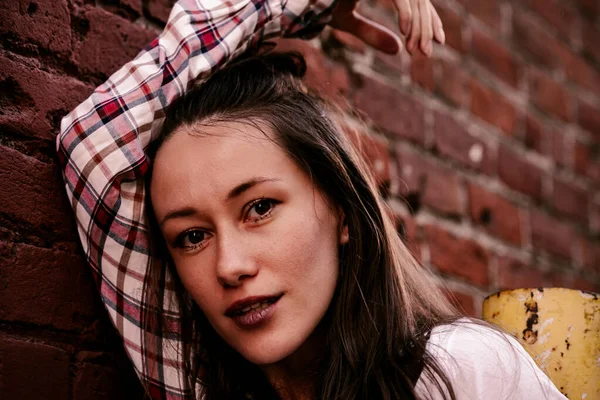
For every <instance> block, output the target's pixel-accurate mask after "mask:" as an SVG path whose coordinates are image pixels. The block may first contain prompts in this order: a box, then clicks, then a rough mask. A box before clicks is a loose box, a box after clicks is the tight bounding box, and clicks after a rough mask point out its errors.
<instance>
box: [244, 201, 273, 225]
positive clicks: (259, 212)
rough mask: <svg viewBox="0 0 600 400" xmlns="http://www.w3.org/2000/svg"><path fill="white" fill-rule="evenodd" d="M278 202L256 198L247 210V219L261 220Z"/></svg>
mask: <svg viewBox="0 0 600 400" xmlns="http://www.w3.org/2000/svg"><path fill="white" fill-rule="evenodd" d="M277 203H278V202H276V201H275V200H272V199H260V200H256V201H255V202H254V203H253V204H252V206H251V207H250V209H249V210H248V216H247V218H246V219H248V220H253V221H256V220H261V219H263V218H266V217H268V216H269V215H270V214H271V212H273V209H274V208H275V205H276V204H277Z"/></svg>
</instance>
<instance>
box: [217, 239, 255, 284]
mask: <svg viewBox="0 0 600 400" xmlns="http://www.w3.org/2000/svg"><path fill="white" fill-rule="evenodd" d="M217 240H218V242H219V243H218V246H219V250H218V252H219V253H218V260H217V280H218V281H219V283H220V284H221V285H222V286H223V287H237V286H240V285H241V284H242V282H243V281H244V280H245V279H248V278H251V277H253V276H256V274H257V273H258V266H257V265H256V262H255V260H254V258H253V257H252V251H251V248H250V247H251V246H250V245H249V243H247V241H244V238H242V237H240V236H239V235H235V234H231V233H229V234H221V235H219V237H218V238H217Z"/></svg>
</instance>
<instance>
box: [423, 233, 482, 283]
mask: <svg viewBox="0 0 600 400" xmlns="http://www.w3.org/2000/svg"><path fill="white" fill-rule="evenodd" d="M424 228H425V240H426V242H427V245H428V247H429V253H430V257H431V264H432V265H433V266H434V267H436V268H437V269H439V270H440V272H442V273H444V274H449V275H456V276H460V277H462V278H464V279H466V280H467V281H468V282H471V283H474V284H476V285H480V286H486V285H487V284H488V283H489V275H488V262H489V254H488V251H487V250H486V249H485V248H483V247H482V246H481V245H480V244H478V243H477V242H475V241H473V240H470V239H465V238H462V237H459V236H456V235H455V234H453V233H451V232H448V231H446V230H444V229H443V228H441V227H438V226H435V225H427V226H425V227H424Z"/></svg>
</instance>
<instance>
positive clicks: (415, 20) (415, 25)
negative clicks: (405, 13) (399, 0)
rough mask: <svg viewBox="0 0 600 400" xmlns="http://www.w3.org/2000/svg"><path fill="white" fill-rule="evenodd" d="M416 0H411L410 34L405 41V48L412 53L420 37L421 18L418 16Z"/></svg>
mask: <svg viewBox="0 0 600 400" xmlns="http://www.w3.org/2000/svg"><path fill="white" fill-rule="evenodd" d="M417 1H418V0H411V11H412V22H411V25H410V34H409V35H408V41H407V43H406V49H407V50H408V52H409V53H410V54H411V55H412V54H413V53H414V51H415V50H416V48H417V44H418V43H419V39H420V38H421V18H420V17H419V13H420V10H419V6H418V5H417Z"/></svg>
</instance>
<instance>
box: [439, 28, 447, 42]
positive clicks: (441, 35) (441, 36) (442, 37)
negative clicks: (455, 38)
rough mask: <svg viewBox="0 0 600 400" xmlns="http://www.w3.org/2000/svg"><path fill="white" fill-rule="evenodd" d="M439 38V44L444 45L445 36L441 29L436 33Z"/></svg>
mask: <svg viewBox="0 0 600 400" xmlns="http://www.w3.org/2000/svg"><path fill="white" fill-rule="evenodd" d="M438 33H439V36H440V43H441V44H445V43H446V34H445V33H444V30H443V29H442V28H440V30H439V31H438Z"/></svg>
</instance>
